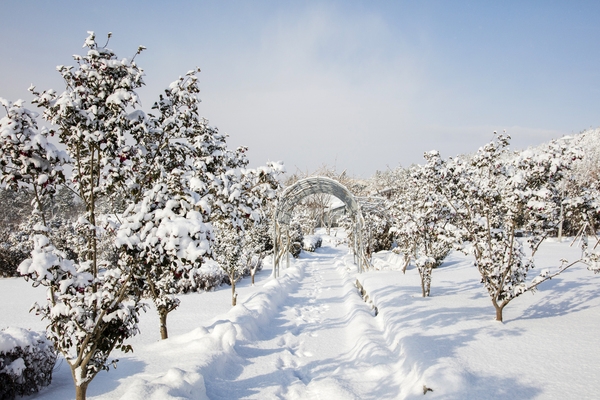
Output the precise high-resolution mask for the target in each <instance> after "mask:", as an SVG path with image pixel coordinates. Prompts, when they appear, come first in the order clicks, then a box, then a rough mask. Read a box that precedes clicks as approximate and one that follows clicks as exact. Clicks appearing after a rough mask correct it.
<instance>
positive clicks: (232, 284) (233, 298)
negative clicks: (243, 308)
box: [230, 277, 237, 306]
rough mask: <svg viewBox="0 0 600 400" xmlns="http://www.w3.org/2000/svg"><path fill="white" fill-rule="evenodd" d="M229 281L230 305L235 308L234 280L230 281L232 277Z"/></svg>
mask: <svg viewBox="0 0 600 400" xmlns="http://www.w3.org/2000/svg"><path fill="white" fill-rule="evenodd" d="M230 280H231V305H232V306H235V305H236V303H237V294H236V293H235V279H232V277H230Z"/></svg>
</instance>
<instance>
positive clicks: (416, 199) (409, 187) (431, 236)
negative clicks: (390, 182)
mask: <svg viewBox="0 0 600 400" xmlns="http://www.w3.org/2000/svg"><path fill="white" fill-rule="evenodd" d="M428 172H429V170H427V169H426V168H423V167H421V166H414V167H412V168H411V169H410V170H409V174H410V175H409V177H408V179H405V180H403V181H401V182H403V183H404V185H403V186H404V187H402V188H401V189H399V190H395V191H394V203H393V210H394V215H395V218H394V229H393V231H394V234H395V238H396V243H397V245H398V247H397V250H396V251H399V252H402V254H403V255H404V261H405V264H404V270H405V269H406V266H407V265H408V263H409V261H410V259H411V257H414V260H415V265H416V267H417V270H418V271H419V276H420V277H421V291H422V294H423V297H427V296H429V294H430V292H431V274H432V271H433V269H434V268H436V267H438V266H440V265H441V264H442V262H443V261H444V259H445V258H446V256H447V255H448V254H449V253H450V251H451V250H452V249H453V248H457V247H459V243H460V242H461V235H460V231H459V230H457V229H456V228H455V225H454V224H453V218H454V213H453V212H452V209H451V208H450V207H449V205H448V204H447V203H446V201H445V199H444V198H443V197H442V196H441V195H440V194H439V193H437V192H436V190H435V187H434V186H433V182H432V180H431V179H430V177H429V176H428Z"/></svg>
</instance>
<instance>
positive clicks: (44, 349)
mask: <svg viewBox="0 0 600 400" xmlns="http://www.w3.org/2000/svg"><path fill="white" fill-rule="evenodd" d="M55 363H56V352H55V350H54V347H53V346H52V343H51V342H50V341H49V340H48V339H47V338H46V336H45V335H44V334H42V333H38V332H32V331H28V330H26V329H22V328H7V329H5V330H2V331H0V399H14V398H15V396H16V395H19V396H23V395H29V394H32V393H35V392H37V391H39V390H40V389H41V388H42V387H43V386H47V385H49V384H50V382H51V381H52V369H53V368H54V364H55Z"/></svg>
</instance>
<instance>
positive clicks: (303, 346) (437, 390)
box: [0, 237, 600, 400]
mask: <svg viewBox="0 0 600 400" xmlns="http://www.w3.org/2000/svg"><path fill="white" fill-rule="evenodd" d="M335 242H336V239H334V238H329V237H326V238H325V240H324V242H323V248H321V249H318V250H317V252H316V253H314V254H307V253H302V256H301V258H300V260H296V261H294V262H293V263H292V266H291V268H289V269H287V270H285V271H282V272H284V273H282V277H281V278H279V279H278V280H272V279H270V278H269V273H270V269H269V268H267V269H265V270H264V271H262V272H261V273H260V275H258V276H257V284H256V285H255V286H249V280H244V281H242V284H241V285H240V287H239V289H238V291H239V297H238V306H236V307H235V308H233V309H232V308H231V306H230V305H229V304H230V300H231V299H230V296H231V292H230V290H229V288H228V287H223V288H222V289H221V290H218V291H216V292H212V293H202V294H191V295H185V296H183V297H182V305H181V308H180V309H179V310H177V311H175V312H173V313H172V315H171V316H170V317H169V333H170V337H171V338H170V339H168V340H166V341H159V340H158V339H159V332H158V319H157V316H156V314H155V313H154V311H153V310H149V311H148V313H147V314H145V315H143V317H142V321H141V324H140V326H141V330H142V334H141V335H139V336H138V337H136V338H135V339H134V340H133V342H132V344H133V346H134V353H133V354H126V355H124V354H116V355H115V356H116V357H117V358H120V361H119V363H118V367H117V369H116V370H111V371H110V372H108V373H106V372H101V373H100V374H99V375H98V376H97V377H96V379H94V381H93V382H92V384H91V385H90V387H89V389H88V398H90V399H134V400H135V399H140V400H141V399H144V400H150V399H157V400H158V399H169V398H171V399H202V398H210V399H235V398H256V399H259V398H260V399H270V398H285V399H307V398H315V399H319V398H322V399H328V400H333V399H353V398H356V399H368V398H373V399H379V398H392V399H394V398H400V399H403V398H423V387H424V385H425V386H426V387H428V388H431V389H433V391H429V392H427V394H426V397H425V398H434V397H435V398H444V399H484V398H490V399H496V398H519V399H528V398H540V399H545V398H556V399H559V398H560V399H592V398H597V394H598V393H600V382H599V381H598V379H597V377H598V376H600V361H599V360H600V336H599V335H598V334H597V332H598V329H599V328H600V296H598V294H600V290H599V289H600V276H595V275H593V274H591V273H590V272H589V271H587V270H586V269H585V267H584V266H576V267H573V268H572V269H571V270H568V271H567V272H565V273H563V274H562V275H561V276H559V277H557V278H555V279H553V280H552V281H549V282H546V283H544V284H542V286H541V287H540V290H539V291H538V292H536V294H535V295H531V294H529V293H526V294H525V295H523V296H521V297H519V298H517V299H516V300H514V301H513V303H511V304H509V305H508V306H507V308H506V309H505V322H504V323H498V322H495V321H494V320H493V317H494V310H493V307H492V305H491V302H490V300H489V297H488V295H487V293H486V292H485V290H484V289H483V287H482V285H481V284H480V283H479V279H478V275H477V271H476V270H475V269H474V267H473V266H472V262H471V260H469V259H468V258H467V257H464V256H462V255H460V254H452V255H451V256H450V257H449V259H448V260H447V262H446V263H444V265H442V266H441V267H440V268H438V269H437V270H436V271H434V273H433V283H432V293H431V295H432V297H430V298H425V299H424V298H421V297H420V286H419V278H418V274H417V272H416V271H415V270H414V269H413V270H411V269H409V270H408V271H407V273H406V275H403V274H402V273H401V272H399V271H397V270H396V268H397V267H396V266H395V265H394V257H393V255H392V254H380V255H378V259H377V260H376V262H375V264H376V266H377V267H378V268H380V269H381V270H379V271H372V272H367V273H363V274H360V275H358V274H356V272H355V269H354V267H353V265H352V263H351V261H352V257H351V256H349V255H348V254H347V248H346V247H344V246H337V247H336V246H335ZM540 254H541V256H540V257H538V262H537V264H538V268H540V267H542V266H544V267H546V266H552V265H554V266H556V265H557V264H558V260H559V259H560V258H568V259H574V258H576V257H577V255H578V254H577V249H576V248H572V247H569V246H568V243H547V244H546V245H544V247H543V249H542V250H541V252H540ZM356 278H358V279H359V280H360V282H361V283H362V285H363V286H364V287H365V289H366V291H367V292H368V294H369V302H364V301H363V300H362V299H361V297H360V296H359V295H358V291H357V289H356V288H355V286H354V282H355V280H356ZM43 297H44V293H43V290H39V289H33V288H31V287H30V286H29V284H27V283H25V282H24V281H23V280H21V279H0V315H1V319H0V327H4V326H18V327H26V328H33V329H36V330H42V329H43V323H42V322H40V321H39V320H38V319H37V317H36V316H34V315H30V314H28V313H27V311H28V309H29V307H30V305H31V303H32V302H33V301H35V300H36V299H39V300H41V298H43ZM371 302H372V303H373V304H374V305H375V306H376V307H377V311H378V314H377V315H376V316H375V310H374V309H372V304H371ZM73 396H74V390H73V386H72V380H71V376H70V371H69V368H68V367H67V366H66V364H65V363H64V362H62V364H60V365H59V366H58V367H57V370H56V371H55V374H54V380H53V383H52V385H50V386H49V387H48V388H46V389H44V390H43V391H42V392H41V393H39V394H38V395H36V396H31V397H30V398H31V399H36V398H39V399H51V400H54V399H61V400H62V399H69V398H73Z"/></svg>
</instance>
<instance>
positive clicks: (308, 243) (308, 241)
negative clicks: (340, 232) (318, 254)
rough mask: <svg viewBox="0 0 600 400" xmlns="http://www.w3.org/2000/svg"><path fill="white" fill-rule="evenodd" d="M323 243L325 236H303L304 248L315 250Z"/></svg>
mask: <svg viewBox="0 0 600 400" xmlns="http://www.w3.org/2000/svg"><path fill="white" fill-rule="evenodd" d="M322 244H323V238H322V237H321V236H319V235H306V236H304V238H302V249H304V250H305V251H310V252H314V251H315V250H316V249H318V248H319V247H321V245H322Z"/></svg>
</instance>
